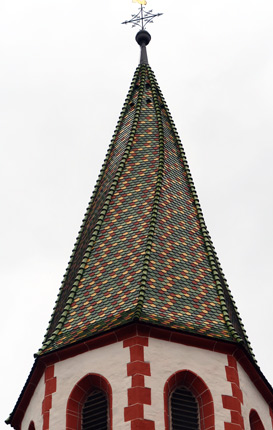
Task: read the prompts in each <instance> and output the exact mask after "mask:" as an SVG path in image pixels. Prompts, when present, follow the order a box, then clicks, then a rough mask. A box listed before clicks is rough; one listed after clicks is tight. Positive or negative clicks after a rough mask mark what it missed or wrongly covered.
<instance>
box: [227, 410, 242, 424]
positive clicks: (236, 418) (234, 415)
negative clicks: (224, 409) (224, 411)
mask: <svg viewBox="0 0 273 430" xmlns="http://www.w3.org/2000/svg"><path fill="white" fill-rule="evenodd" d="M230 416H231V421H232V423H234V424H240V426H241V427H242V428H244V419H243V417H242V415H241V414H240V413H239V412H236V411H230Z"/></svg>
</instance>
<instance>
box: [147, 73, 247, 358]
mask: <svg viewBox="0 0 273 430" xmlns="http://www.w3.org/2000/svg"><path fill="white" fill-rule="evenodd" d="M151 73H152V75H153V78H154V81H155V83H156V86H157V90H158V93H159V95H160V98H161V100H162V102H163V104H164V107H165V110H166V113H167V116H168V119H169V121H170V125H171V127H172V130H173V133H174V135H175V138H176V140H177V144H178V147H179V150H180V154H181V157H182V160H183V163H184V167H185V172H186V175H187V179H188V184H189V187H190V190H191V193H192V197H193V199H194V203H195V207H196V212H197V217H198V220H199V223H200V229H201V232H202V236H203V239H204V244H205V248H206V249H207V252H208V260H209V263H210V266H211V269H212V275H213V278H214V280H215V284H216V288H217V292H218V294H219V299H220V306H221V309H222V312H223V317H224V320H225V322H226V325H227V328H228V330H229V332H230V333H231V335H232V337H233V338H234V339H235V341H236V342H240V343H241V342H242V343H246V346H247V347H248V349H249V352H250V353H251V355H252V357H253V358H254V360H255V357H254V354H253V350H252V347H251V345H250V342H249V340H248V336H247V334H246V331H245V328H244V325H243V322H242V319H241V317H240V315H239V312H238V310H237V306H236V305H235V303H234V300H233V297H232V295H231V292H230V289H229V286H228V284H227V281H226V279H225V276H224V273H223V270H222V267H221V264H220V261H219V259H218V257H217V254H216V251H215V248H214V245H213V243H212V241H211V237H210V235H209V232H208V229H207V226H206V223H205V219H204V215H203V211H202V209H201V205H200V202H199V198H198V195H197V192H196V189H195V185H194V182H193V178H192V175H191V172H190V168H189V164H188V161H187V158H186V153H185V150H184V148H183V146H182V143H181V139H180V137H179V134H178V132H177V129H176V126H175V124H174V121H173V119H172V116H171V113H170V110H169V108H168V105H167V103H166V101H165V98H164V96H163V94H162V92H161V89H160V87H159V85H158V83H157V81H156V78H155V76H154V72H153V71H152V70H151ZM212 256H213V258H212ZM214 266H216V268H218V271H219V272H220V275H221V278H222V280H223V283H224V285H225V288H226V290H227V293H228V296H229V298H230V300H231V302H232V305H233V307H234V311H235V314H236V316H237V318H238V320H239V324H240V327H241V329H242V332H243V335H244V339H242V338H241V336H239V334H238V333H237V331H236V330H235V328H234V327H233V324H232V322H231V319H230V317H229V313H228V308H227V304H226V300H225V295H224V291H223V287H222V285H221V281H220V276H219V273H218V271H217V270H215V269H214V268H213V267H214ZM244 341H245V342H244Z"/></svg>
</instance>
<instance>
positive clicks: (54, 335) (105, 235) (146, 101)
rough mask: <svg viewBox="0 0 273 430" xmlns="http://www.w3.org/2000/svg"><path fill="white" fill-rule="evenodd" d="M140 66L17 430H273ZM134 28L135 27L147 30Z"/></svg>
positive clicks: (184, 173) (197, 210)
mask: <svg viewBox="0 0 273 430" xmlns="http://www.w3.org/2000/svg"><path fill="white" fill-rule="evenodd" d="M140 12H141V15H137V16H136V17H135V19H137V20H139V21H140V23H141V26H142V29H141V30H140V31H139V32H138V34H137V36H136V40H137V43H138V44H139V45H140V49H141V56H140V64H139V66H138V67H137V69H136V71H135V74H134V76H133V79H132V83H131V86H130V89H129V92H128V95H127V98H126V100H125V103H124V106H123V108H122V111H121V115H120V118H119V121H118V124H117V127H116V130H115V132H114V135H113V139H112V141H111V144H110V147H109V150H108V152H107V155H106V159H105V162H104V164H103V166H102V169H101V172H100V175H99V178H98V181H97V184H96V186H95V190H94V192H93V195H92V198H91V200H90V203H89V205H88V208H87V211H86V214H85V217H84V220H83V224H82V226H81V228H80V232H79V235H78V238H77V241H76V244H75V247H74V250H73V253H72V256H71V259H70V261H69V264H68V268H67V270H66V273H65V276H64V280H63V283H62V286H61V288H60V291H59V294H58V298H57V301H56V305H55V308H54V310H53V313H52V317H51V320H50V323H49V327H48V329H47V332H46V335H45V339H44V341H43V344H42V347H41V349H40V350H39V351H38V353H37V354H36V358H35V363H34V365H33V368H32V370H31V372H30V375H29V377H28V380H27V381H26V384H25V386H24V388H23V390H22V393H21V395H20V397H19V399H18V401H17V404H16V405H15V408H14V410H13V412H12V413H11V415H10V417H9V419H8V420H7V424H10V425H11V426H12V427H13V428H14V429H16V430H34V429H35V430H87V429H90V430H262V429H266V430H270V429H273V390H272V387H271V386H270V384H269V383H268V381H267V380H266V378H265V377H264V375H263V374H262V372H261V370H260V368H259V367H258V365H257V363H256V361H255V358H254V355H253V352H252V349H251V346H250V344H249V341H248V338H247V335H246V332H245V329H244V327H243V324H242V321H241V319H240V315H239V313H238V310H237V308H236V305H235V303H234V301H233V299H232V296H231V293H230V290H229V287H228V284H227V281H226V279H225V277H224V274H223V272H222V269H221V265H220V262H219V260H218V258H217V255H216V252H215V249H214V247H213V244H212V241H211V238H210V235H209V233H208V230H207V227H206V224H205V221H204V218H203V214H202V210H201V207H200V204H199V201H198V197H197V193H196V190H195V187H194V184H193V181H192V177H191V174H190V170H189V166H188V163H187V159H186V156H185V152H184V149H183V147H182V145H181V142H180V139H179V136H178V134H177V131H176V128H175V125H174V123H173V120H172V117H171V115H170V112H169V110H168V107H167V104H166V102H165V100H164V97H163V95H162V93H161V91H160V87H159V85H158V83H157V80H156V78H155V75H154V73H153V71H152V69H151V67H150V65H149V64H148V57H147V52H146V47H147V45H148V44H149V42H150V39H151V36H150V34H149V33H148V32H147V31H146V30H145V29H144V25H143V24H144V21H145V16H146V15H145V14H146V12H145V11H144V8H143V7H142V5H141V9H140ZM139 21H138V22H139Z"/></svg>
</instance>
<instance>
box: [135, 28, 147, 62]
mask: <svg viewBox="0 0 273 430" xmlns="http://www.w3.org/2000/svg"><path fill="white" fill-rule="evenodd" d="M136 41H137V43H138V44H139V46H140V62H139V64H149V63H148V56H147V49H146V46H147V45H148V44H149V43H150V41H151V35H150V33H148V31H147V30H140V31H139V32H138V33H137V35H136Z"/></svg>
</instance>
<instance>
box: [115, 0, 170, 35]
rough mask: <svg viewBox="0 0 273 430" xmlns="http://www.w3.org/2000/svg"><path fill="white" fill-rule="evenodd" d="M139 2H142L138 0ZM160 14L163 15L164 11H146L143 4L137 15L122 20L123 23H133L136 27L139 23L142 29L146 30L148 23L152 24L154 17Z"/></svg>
mask: <svg viewBox="0 0 273 430" xmlns="http://www.w3.org/2000/svg"><path fill="white" fill-rule="evenodd" d="M138 3H140V2H139V1H138ZM160 15H163V13H153V11H152V10H149V11H146V10H145V8H144V7H143V5H142V4H141V6H140V8H139V11H138V13H137V14H136V15H132V18H131V19H129V20H128V21H124V22H122V24H132V27H136V26H137V25H138V26H139V27H140V28H141V29H142V30H145V28H146V25H147V24H152V23H153V18H155V17H156V16H160Z"/></svg>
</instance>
